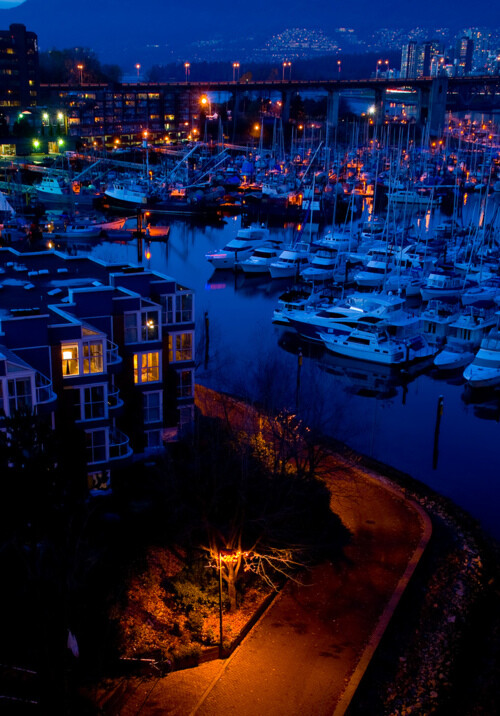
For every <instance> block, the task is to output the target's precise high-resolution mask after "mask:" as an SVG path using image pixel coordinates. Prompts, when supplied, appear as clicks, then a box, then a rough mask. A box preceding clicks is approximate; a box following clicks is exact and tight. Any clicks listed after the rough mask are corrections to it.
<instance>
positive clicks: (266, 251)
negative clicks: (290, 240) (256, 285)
mask: <svg viewBox="0 0 500 716" xmlns="http://www.w3.org/2000/svg"><path fill="white" fill-rule="evenodd" d="M280 253H281V249H278V248H276V247H274V246H259V247H258V248H256V249H254V251H253V253H252V255H251V256H250V257H249V258H248V259H245V260H244V261H241V262H240V263H238V266H239V268H240V269H241V270H242V271H243V273H245V274H262V273H269V266H270V264H271V263H272V262H273V261H276V259H277V258H278V256H279V255H280Z"/></svg>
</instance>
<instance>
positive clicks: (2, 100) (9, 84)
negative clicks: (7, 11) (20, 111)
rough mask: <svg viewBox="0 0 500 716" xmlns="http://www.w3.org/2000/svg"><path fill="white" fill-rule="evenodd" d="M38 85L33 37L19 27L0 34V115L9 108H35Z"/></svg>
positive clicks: (35, 49)
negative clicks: (0, 112)
mask: <svg viewBox="0 0 500 716" xmlns="http://www.w3.org/2000/svg"><path fill="white" fill-rule="evenodd" d="M38 84H39V78H38V38H37V36H36V34H35V33H34V32H28V31H27V30H26V27H25V26H24V25H20V24H16V25H11V26H10V28H9V29H8V30H0V111H1V110H2V108H5V109H7V108H9V107H19V108H24V109H26V108H27V107H35V106H36V105H37V100H38ZM5 109H4V111H5Z"/></svg>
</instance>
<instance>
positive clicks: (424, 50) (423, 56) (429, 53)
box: [417, 40, 443, 77]
mask: <svg viewBox="0 0 500 716" xmlns="http://www.w3.org/2000/svg"><path fill="white" fill-rule="evenodd" d="M442 52H443V49H442V46H441V43H440V42H438V41H437V40H429V41H428V42H424V43H422V44H421V45H419V46H418V49H417V77H429V76H430V75H431V66H433V65H434V64H435V63H434V62H433V59H434V58H435V57H436V56H439V55H441V54H442Z"/></svg>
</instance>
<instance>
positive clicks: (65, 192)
mask: <svg viewBox="0 0 500 716" xmlns="http://www.w3.org/2000/svg"><path fill="white" fill-rule="evenodd" d="M35 190H36V196H37V199H38V201H40V202H41V203H42V204H44V205H45V206H57V207H70V206H72V205H74V204H78V205H80V206H81V205H85V206H92V203H93V201H94V199H95V198H96V197H97V194H95V193H93V192H91V191H88V190H86V189H84V188H81V189H80V191H79V193H78V194H75V193H74V192H73V189H72V187H71V185H70V184H68V183H66V182H64V181H63V179H61V178H60V177H58V176H51V175H49V174H46V175H45V176H44V177H43V178H42V181H41V182H40V183H39V184H36V185H35Z"/></svg>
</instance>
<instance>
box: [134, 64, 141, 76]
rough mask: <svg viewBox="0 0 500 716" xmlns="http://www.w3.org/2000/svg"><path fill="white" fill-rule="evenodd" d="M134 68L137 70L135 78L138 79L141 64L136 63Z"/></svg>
mask: <svg viewBox="0 0 500 716" xmlns="http://www.w3.org/2000/svg"><path fill="white" fill-rule="evenodd" d="M135 69H136V70H137V79H139V76H140V74H141V65H140V64H139V63H137V64H136V66H135Z"/></svg>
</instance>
